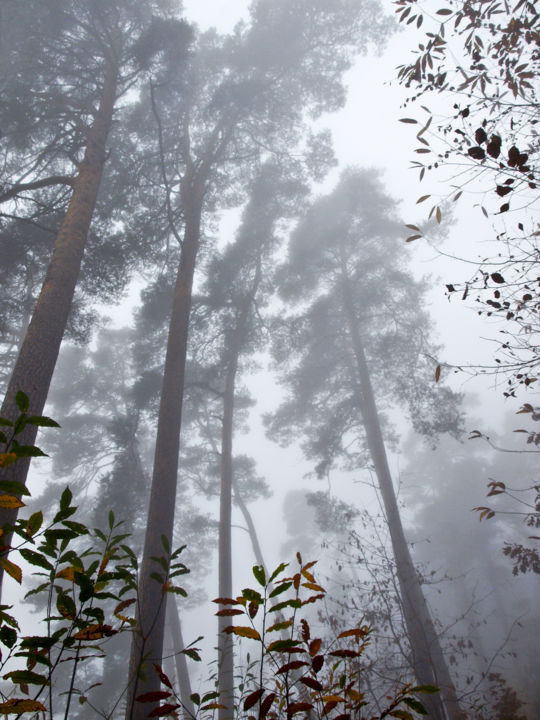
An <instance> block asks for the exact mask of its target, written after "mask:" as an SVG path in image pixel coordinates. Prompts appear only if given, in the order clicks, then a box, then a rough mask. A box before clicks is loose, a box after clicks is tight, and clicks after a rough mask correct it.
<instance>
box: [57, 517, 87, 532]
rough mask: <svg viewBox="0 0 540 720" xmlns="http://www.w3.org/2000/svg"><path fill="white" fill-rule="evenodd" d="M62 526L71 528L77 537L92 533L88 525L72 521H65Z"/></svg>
mask: <svg viewBox="0 0 540 720" xmlns="http://www.w3.org/2000/svg"><path fill="white" fill-rule="evenodd" d="M62 525H64V526H65V527H67V528H69V529H70V530H73V532H76V533H77V535H88V533H89V532H90V531H89V530H88V528H87V527H86V525H83V524H82V523H78V522H73V521H72V520H64V521H63V523H62Z"/></svg>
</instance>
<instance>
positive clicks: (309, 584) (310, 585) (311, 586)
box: [302, 582, 326, 593]
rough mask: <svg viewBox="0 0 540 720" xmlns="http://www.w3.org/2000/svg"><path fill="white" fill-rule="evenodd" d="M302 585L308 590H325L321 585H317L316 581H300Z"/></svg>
mask: <svg viewBox="0 0 540 720" xmlns="http://www.w3.org/2000/svg"><path fill="white" fill-rule="evenodd" d="M302 585H303V586H304V587H306V588H309V589H310V590H315V592H323V593H325V592H326V590H325V589H324V588H323V587H321V586H320V585H317V584H316V583H312V582H305V583H302Z"/></svg>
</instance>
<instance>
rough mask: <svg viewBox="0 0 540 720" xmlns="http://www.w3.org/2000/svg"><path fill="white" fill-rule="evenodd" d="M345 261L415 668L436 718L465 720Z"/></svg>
mask: <svg viewBox="0 0 540 720" xmlns="http://www.w3.org/2000/svg"><path fill="white" fill-rule="evenodd" d="M342 260H343V263H342V281H343V302H344V309H345V315H346V319H347V323H348V327H349V334H350V338H351V342H352V347H353V354H354V359H355V362H356V369H357V373H358V379H359V382H360V393H361V402H360V409H361V413H362V420H363V424H364V427H365V430H366V436H367V443H368V447H369V451H370V454H371V459H372V461H373V465H374V467H375V473H376V475H377V479H378V481H379V488H380V491H381V496H382V500H383V504H384V509H385V513H386V519H387V522H388V528H389V531H390V538H391V541H392V548H393V551H394V557H395V560H396V570H397V576H398V581H399V587H400V593H401V603H402V607H403V614H404V617H405V623H406V625H407V633H408V636H409V641H410V645H411V652H412V665H413V668H414V672H415V675H416V678H417V680H418V682H419V683H420V684H422V685H436V686H437V687H439V688H440V695H426V696H423V697H422V702H423V703H424V704H425V705H426V707H427V709H428V711H429V716H430V717H431V718H433V719H434V720H435V719H436V720H445V718H448V720H461V719H462V718H463V713H462V711H461V709H460V706H459V701H458V699H457V695H456V690H455V687H454V683H453V681H452V678H451V677H450V673H449V671H448V666H447V664H446V661H445V658H444V654H443V652H442V648H441V645H440V642H439V638H438V636H437V633H436V631H435V627H434V625H433V621H432V619H431V615H430V613H429V609H428V606H427V603H426V600H425V597H424V593H423V591H422V587H421V585H420V581H419V578H418V575H417V572H416V568H415V567H414V564H413V561H412V558H411V555H410V552H409V547H408V545H407V541H406V539H405V533H404V531H403V525H402V523H401V517H400V514H399V508H398V504H397V501H396V495H395V492H394V486H393V483H392V476H391V474H390V468H389V465H388V458H387V456H386V449H385V445H384V440H383V436H382V432H381V426H380V422H379V417H378V413H377V407H376V404H375V397H374V394H373V388H372V386H371V378H370V375H369V369H368V365H367V361H366V356H365V352H364V348H363V344H362V340H361V337H360V333H359V331H358V325H357V321H356V314H355V310H354V303H353V299H352V293H351V289H350V286H349V278H348V275H347V268H346V265H345V261H344V259H342Z"/></svg>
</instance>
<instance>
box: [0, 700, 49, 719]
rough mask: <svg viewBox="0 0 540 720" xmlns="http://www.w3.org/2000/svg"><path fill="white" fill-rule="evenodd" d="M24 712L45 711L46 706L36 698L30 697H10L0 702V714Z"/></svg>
mask: <svg viewBox="0 0 540 720" xmlns="http://www.w3.org/2000/svg"><path fill="white" fill-rule="evenodd" d="M25 712H46V708H45V707H44V706H43V705H42V704H41V703H40V702H38V701H37V700H31V699H30V698H24V699H18V698H10V699H9V700H6V702H3V703H0V715H22V713H25Z"/></svg>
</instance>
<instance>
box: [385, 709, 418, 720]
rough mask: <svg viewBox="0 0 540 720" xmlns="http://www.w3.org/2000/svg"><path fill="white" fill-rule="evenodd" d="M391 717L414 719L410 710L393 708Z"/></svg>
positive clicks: (404, 719) (401, 719) (405, 719)
mask: <svg viewBox="0 0 540 720" xmlns="http://www.w3.org/2000/svg"><path fill="white" fill-rule="evenodd" d="M389 715H390V717H395V718H399V720H414V717H413V716H412V715H411V713H410V712H409V711H408V710H392V712H390V713H389Z"/></svg>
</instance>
